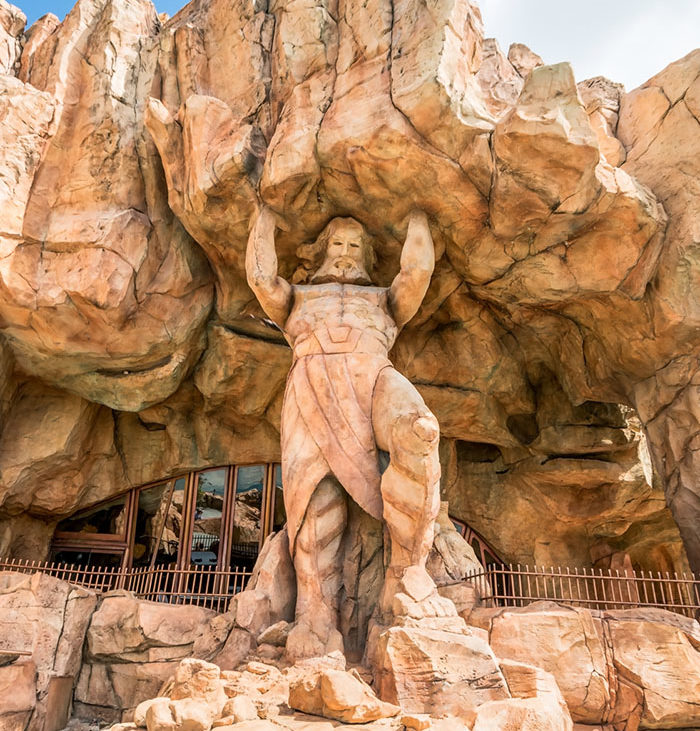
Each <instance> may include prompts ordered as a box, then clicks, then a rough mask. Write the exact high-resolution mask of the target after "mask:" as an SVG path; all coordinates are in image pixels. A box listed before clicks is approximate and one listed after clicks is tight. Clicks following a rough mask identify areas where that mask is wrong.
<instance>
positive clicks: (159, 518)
mask: <svg viewBox="0 0 700 731" xmlns="http://www.w3.org/2000/svg"><path fill="white" fill-rule="evenodd" d="M180 481H182V483H183V484H184V482H185V481H184V478H180V480H178V482H180ZM172 489H173V483H172V481H170V482H164V483H163V484H161V485H154V486H153V487H149V488H148V489H147V490H141V492H140V493H139V502H138V510H137V513H136V533H135V536H136V538H135V540H134V553H133V565H134V566H147V565H149V564H151V562H153V564H154V565H157V566H160V565H167V564H171V563H174V562H175V561H176V560H177V549H178V544H179V542H180V541H179V535H180V533H179V528H180V521H179V520H178V521H177V530H178V532H177V533H176V532H175V531H173V529H172V525H173V522H174V521H173V516H171V512H172V511H171V510H170V509H169V508H170V493H171V490H172ZM175 514H176V515H179V513H177V512H176V513H175ZM169 525H170V527H168V526H169Z"/></svg>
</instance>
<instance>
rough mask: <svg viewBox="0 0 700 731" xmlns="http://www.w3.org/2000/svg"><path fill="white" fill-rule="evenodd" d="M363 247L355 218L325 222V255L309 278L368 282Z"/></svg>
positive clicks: (362, 239) (361, 231)
mask: <svg viewBox="0 0 700 731" xmlns="http://www.w3.org/2000/svg"><path fill="white" fill-rule="evenodd" d="M367 246H368V244H367V243H366V242H365V237H364V230H363V228H362V226H361V225H360V224H359V223H357V221H353V220H351V219H334V220H333V221H331V223H330V224H329V225H328V242H327V244H326V257H325V259H324V260H323V264H321V266H320V268H319V269H318V271H317V272H316V274H314V275H313V277H312V278H311V281H312V282H313V283H314V284H321V283H322V282H340V283H342V284H371V281H372V280H371V278H370V276H369V274H368V273H367V268H366V266H365V256H366V251H365V247H367Z"/></svg>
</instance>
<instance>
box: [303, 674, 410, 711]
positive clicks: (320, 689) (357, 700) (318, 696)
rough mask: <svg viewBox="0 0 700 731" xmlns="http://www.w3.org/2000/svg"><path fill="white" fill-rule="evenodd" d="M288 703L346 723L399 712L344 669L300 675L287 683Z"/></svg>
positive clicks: (355, 675) (397, 708)
mask: <svg viewBox="0 0 700 731" xmlns="http://www.w3.org/2000/svg"><path fill="white" fill-rule="evenodd" d="M289 706H290V707H291V708H294V709H296V710H298V711H303V712H304V713H311V714H313V715H316V716H325V717H326V718H332V719H334V720H336V721H344V722H345V723H368V722H371V721H376V720H377V719H379V718H388V717H391V716H395V715H397V714H398V713H399V711H400V708H399V707H398V706H395V705H392V704H391V703H384V702H383V701H381V700H379V698H377V697H376V695H375V694H374V693H373V691H372V689H371V688H370V687H369V686H368V685H367V684H366V683H365V682H364V681H362V679H361V678H360V677H359V675H358V674H357V673H353V672H347V671H345V670H324V671H321V672H320V673H310V674H303V675H302V676H301V677H300V678H299V679H297V680H296V681H293V682H291V683H290V685H289Z"/></svg>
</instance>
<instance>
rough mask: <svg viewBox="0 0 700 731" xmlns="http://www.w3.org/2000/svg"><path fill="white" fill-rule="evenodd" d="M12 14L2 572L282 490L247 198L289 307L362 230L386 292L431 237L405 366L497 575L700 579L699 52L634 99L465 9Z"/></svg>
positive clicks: (3, 231)
mask: <svg viewBox="0 0 700 731" xmlns="http://www.w3.org/2000/svg"><path fill="white" fill-rule="evenodd" d="M2 1H3V5H2V9H1V12H0V21H1V22H0V26H1V29H2V36H1V37H0V43H1V45H0V48H1V49H2V50H1V53H0V61H1V69H2V71H3V72H4V74H3V75H0V84H1V85H2V90H1V92H0V104H1V105H2V109H3V120H4V124H3V126H2V131H0V136H1V139H0V145H1V146H2V150H3V156H2V158H1V161H0V198H1V200H2V215H1V216H0V241H1V242H2V245H3V255H2V260H1V265H0V286H1V287H2V294H3V296H2V298H1V299H2V302H1V303H0V308H1V310H2V312H1V314H2V335H3V340H2V344H1V349H0V350H1V353H2V380H1V393H2V398H1V399H0V404H1V406H2V408H0V415H1V416H2V432H1V434H0V553H12V554H14V555H24V556H31V557H37V555H41V554H45V552H46V549H47V545H48V540H49V538H50V535H51V531H52V528H53V525H54V524H55V522H56V520H57V519H58V518H60V517H62V516H65V515H67V514H69V513H71V512H73V511H74V510H76V509H77V508H79V507H82V506H85V505H88V504H91V503H93V502H95V501H97V500H99V499H102V498H104V497H107V496H109V495H110V494H115V493H118V492H119V491H121V490H124V489H126V488H127V487H130V486H133V485H138V484H141V483H143V482H146V481H148V480H152V479H157V478H161V477H164V476H166V475H168V474H175V473H177V472H181V471H183V470H187V469H190V468H196V467H200V466H206V465H209V464H221V463H228V462H240V461H254V460H261V461H272V460H276V459H278V457H279V447H278V438H279V437H278V429H279V411H280V404H281V389H282V386H283V380H284V374H285V371H286V369H287V367H288V363H289V358H290V354H289V351H288V349H287V348H286V347H285V345H284V343H283V341H282V340H281V338H280V336H279V333H278V332H276V331H275V330H274V329H271V328H270V327H269V326H268V325H266V324H265V323H264V321H263V320H262V319H261V318H262V313H261V311H260V310H259V309H258V306H257V305H256V303H255V300H254V298H253V295H252V293H251V292H250V290H249V289H248V287H247V285H246V283H245V278H244V271H243V259H244V249H245V242H246V239H247V235H248V221H249V219H250V216H251V212H252V211H253V210H254V208H255V206H256V205H257V204H256V198H257V197H258V196H259V198H260V199H262V201H264V202H265V203H267V205H269V206H270V207H271V208H272V209H273V210H274V211H275V212H276V214H277V215H278V217H279V219H280V221H281V222H282V226H283V229H284V230H283V231H281V232H280V234H279V236H278V239H279V240H278V244H279V249H280V269H281V272H282V273H283V274H284V275H285V276H291V277H292V278H293V279H294V281H303V280H304V278H305V277H306V276H307V275H308V272H309V271H310V270H311V268H312V266H313V260H314V256H315V254H314V252H313V250H312V248H313V247H311V248H310V245H309V244H310V242H312V241H313V240H314V238H315V237H316V235H317V234H318V233H319V231H320V230H321V229H322V228H323V226H325V224H326V223H327V222H328V220H330V219H331V218H332V217H333V216H338V215H344V216H355V217H356V218H357V219H358V220H361V221H362V223H363V224H364V225H365V226H366V227H367V228H368V230H369V231H370V232H371V234H372V236H373V237H374V238H375V240H376V241H377V242H378V245H377V254H378V268H377V273H378V280H379V282H380V283H384V284H388V283H389V281H390V280H391V278H392V277H393V276H394V274H395V273H396V271H397V270H398V255H399V251H400V241H401V240H402V237H403V235H404V231H403V229H402V226H403V225H404V221H405V217H406V214H407V212H408V211H409V210H410V209H411V208H414V207H419V208H423V209H424V210H426V211H427V212H428V215H429V217H430V221H431V229H432V231H433V235H434V238H435V243H436V254H437V256H438V261H437V265H436V270H435V274H434V276H433V279H432V283H431V286H430V289H429V292H428V295H427V297H426V301H425V303H424V304H423V306H422V307H421V310H420V311H419V313H418V314H417V316H416V317H414V318H413V320H412V321H411V323H409V326H408V327H407V328H406V329H405V330H404V332H403V333H402V334H401V336H400V337H399V340H398V342H397V343H396V346H395V347H394V350H393V352H392V358H393V360H394V362H395V363H396V365H397V367H398V368H399V369H400V370H401V371H402V372H404V373H406V374H407V375H408V377H409V378H410V379H411V380H412V381H413V382H414V383H415V384H416V385H417V386H418V388H419V389H420V391H421V393H422V395H423V396H424V398H425V400H426V403H427V404H428V406H429V408H430V409H431V410H432V411H433V412H434V413H435V414H436V416H437V417H438V420H439V422H440V425H441V432H442V448H441V455H442V463H443V481H442V492H443V497H447V498H448V499H449V501H450V503H451V508H450V509H451V512H452V513H453V514H454V515H456V516H458V517H460V518H462V519H464V520H466V521H467V522H468V523H469V524H470V525H473V527H475V528H476V529H477V530H479V531H480V532H481V533H482V534H483V535H484V536H485V537H486V538H487V539H488V540H489V541H490V543H491V544H492V545H493V546H494V547H495V548H496V549H497V551H498V552H499V553H500V555H501V556H502V557H503V558H504V559H506V560H513V561H522V562H529V563H535V562H536V563H545V562H546V563H555V562H556V563H569V564H576V565H591V564H592V563H595V562H596V561H599V560H601V558H600V557H601V556H602V557H605V556H610V555H612V554H615V553H618V552H626V553H628V554H630V555H631V556H632V557H633V563H634V564H635V565H636V566H637V567H641V568H654V569H657V568H663V569H676V570H683V569H685V568H687V564H686V559H685V554H684V550H683V546H684V547H685V549H686V551H687V552H688V557H689V559H690V562H691V565H692V567H693V568H694V569H698V568H700V563H699V562H700V544H698V543H697V540H698V539H697V535H696V531H695V530H694V525H695V522H696V519H697V513H698V498H697V496H696V495H697V486H696V480H697V478H696V477H695V475H696V473H697V470H695V469H694V462H693V459H694V457H693V455H694V453H695V452H694V449H693V444H694V441H693V439H694V435H695V433H696V431H697V429H696V426H697V424H696V418H695V416H693V414H694V413H695V412H696V410H697V409H696V407H695V402H696V400H697V393H696V390H695V389H694V385H693V384H694V379H696V376H695V373H696V370H697V367H696V366H697V362H696V361H697V358H696V353H697V350H698V335H697V333H698V328H697V322H696V320H695V319H694V318H695V317H696V312H695V309H697V308H695V309H694V304H693V303H694V301H695V295H694V294H693V287H692V282H693V281H694V280H693V277H694V276H695V275H694V272H695V269H696V263H695V258H694V255H693V253H692V252H693V246H694V244H693V240H694V239H693V237H694V233H693V232H694V230H695V229H694V227H696V221H697V216H698V210H697V195H695V193H696V191H695V189H694V188H693V185H694V183H693V181H695V180H696V179H697V177H698V171H697V170H696V168H695V167H694V165H695V160H696V158H697V155H695V154H694V150H695V148H696V146H697V144H698V121H697V117H698V109H697V107H698V102H697V97H698V79H697V77H698V69H699V68H700V55H698V53H697V52H695V53H691V54H690V55H689V56H687V57H686V58H684V59H682V60H680V61H678V62H677V63H675V64H672V65H671V66H670V67H669V68H668V69H666V70H665V71H663V72H661V73H660V74H659V75H658V76H656V77H654V78H653V79H651V80H650V81H649V82H647V83H646V84H644V85H643V86H642V87H641V88H640V89H638V90H635V91H633V92H630V93H625V91H624V90H623V89H622V88H621V87H620V86H619V85H616V84H614V83H612V82H608V81H607V80H605V79H591V80H587V81H585V82H581V83H580V84H578V86H577V85H576V83H575V81H574V79H573V76H572V73H571V70H570V68H569V67H568V66H567V65H566V64H559V65H556V66H544V65H543V64H542V62H541V59H539V58H538V57H537V56H536V54H534V53H532V52H531V51H529V49H527V48H526V47H523V46H520V45H514V46H513V47H512V48H511V49H510V51H509V52H508V56H506V55H505V54H504V53H503V52H502V51H501V50H500V48H499V47H498V45H497V44H496V43H495V42H494V41H493V40H489V39H484V32H483V28H482V23H481V18H480V15H479V11H478V8H477V7H476V5H475V4H474V3H471V2H469V1H468V0H445V2H443V3H442V4H441V5H440V6H439V7H436V8H434V9H430V10H429V9H428V8H427V6H424V5H421V4H420V3H415V2H405V3H403V4H399V5H398V6H396V7H395V8H393V12H392V6H390V5H388V4H386V3H384V4H382V0H372V2H371V3H369V4H366V3H356V2H354V0H340V2H339V4H338V3H331V4H326V3H318V4H311V5H304V6H303V7H302V6H298V5H296V4H292V5H289V6H287V5H284V4H281V3H274V2H273V3H271V4H270V5H266V4H262V5H254V6H250V7H249V6H244V5H243V4H233V5H231V4H228V3H223V2H221V0H209V1H208V2H204V1H202V2H199V1H196V2H193V3H191V4H190V5H188V6H187V7H186V8H185V9H184V10H183V11H181V12H180V13H178V14H177V16H175V17H174V18H172V19H169V20H163V19H161V18H159V17H158V16H157V15H156V13H155V11H154V9H153V7H152V6H151V4H150V3H149V2H147V0H142V1H139V2H132V3H124V2H121V1H120V0H79V2H78V4H77V5H76V6H75V8H74V9H73V10H72V11H71V13H69V15H68V16H67V17H66V19H65V20H64V21H63V22H59V21H58V20H57V19H56V18H55V17H53V16H51V15H48V16H45V17H44V18H42V19H40V20H39V21H37V23H35V24H34V25H33V26H32V28H30V29H28V30H26V31H25V29H24V26H23V23H24V19H23V15H22V13H21V11H19V10H18V9H16V8H14V7H13V6H11V5H8V4H7V3H6V2H5V0H2ZM232 39H235V40H232ZM232 69H235V73H234V72H232V71H231V70H232ZM399 161H400V162H399ZM252 362H255V363H256V364H257V367H256V368H251V367H249V364H250V363H252ZM37 433H40V434H42V438H41V439H37V438H36V434H37ZM664 494H665V496H664ZM664 501H665V502H666V503H667V504H668V506H669V507H670V511H671V512H670V513H669V510H668V509H667V508H666V507H665V505H664ZM671 515H672V516H673V518H672V517H671ZM674 521H675V522H674ZM523 523H526V524H529V525H530V526H531V529H530V530H528V531H522V530H520V527H522V525H523ZM676 526H678V527H679V528H680V531H681V535H682V539H683V544H682V545H681V541H680V540H679V537H678V531H677V527H676ZM524 533H527V534H528V535H527V537H526V536H524V535H523V534H524ZM516 534H518V535H519V537H518V536H517V535H516ZM603 560H604V558H603Z"/></svg>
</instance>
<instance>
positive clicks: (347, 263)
mask: <svg viewBox="0 0 700 731" xmlns="http://www.w3.org/2000/svg"><path fill="white" fill-rule="evenodd" d="M329 282H336V283H338V284H360V285H367V284H372V280H371V278H370V276H369V274H368V273H367V270H366V269H365V267H364V265H363V264H362V263H360V262H358V261H355V260H354V259H350V258H348V257H338V258H337V259H326V260H325V261H324V262H323V264H321V267H320V268H319V269H318V271H317V272H316V273H315V274H314V275H313V276H312V277H311V284H327V283H329Z"/></svg>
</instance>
